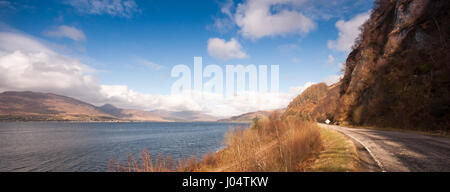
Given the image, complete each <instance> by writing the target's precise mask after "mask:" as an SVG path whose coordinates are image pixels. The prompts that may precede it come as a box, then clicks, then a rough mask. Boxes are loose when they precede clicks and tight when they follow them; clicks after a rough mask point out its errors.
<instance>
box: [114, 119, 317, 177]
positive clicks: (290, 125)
mask: <svg viewBox="0 0 450 192" xmlns="http://www.w3.org/2000/svg"><path fill="white" fill-rule="evenodd" d="M319 130H320V128H319V127H318V126H317V124H316V123H313V122H307V121H303V120H300V119H297V118H294V117H288V118H286V119H283V120H282V119H281V118H280V116H279V115H278V114H276V113H274V114H273V115H271V116H270V117H268V118H263V119H261V120H258V121H255V122H254V123H253V124H252V126H251V127H250V128H242V127H237V128H231V129H230V131H229V132H228V133H227V134H226V135H225V138H226V139H225V141H224V144H225V145H226V148H225V149H223V150H221V151H220V152H217V153H214V154H212V153H208V154H206V155H205V156H204V157H203V158H202V159H201V160H200V161H198V160H197V158H196V157H191V158H188V159H183V160H180V161H174V160H173V159H172V158H170V157H163V156H158V157H157V158H155V159H153V158H152V156H151V155H150V154H149V153H148V152H145V151H144V152H143V153H142V155H141V158H140V160H136V159H135V158H134V157H132V156H130V157H129V158H128V161H127V162H126V163H125V164H120V163H119V162H117V161H114V160H112V161H111V162H110V165H109V167H110V170H111V171H126V172H147V171H149V172H158V171H187V172H192V171H201V172H208V171H211V172H227V171H232V172H258V171H262V172H284V171H305V170H306V168H307V166H308V165H309V163H308V162H310V161H311V158H313V157H314V154H317V153H318V152H319V151H320V149H321V148H322V147H321V146H322V140H321V135H320V131H319Z"/></svg>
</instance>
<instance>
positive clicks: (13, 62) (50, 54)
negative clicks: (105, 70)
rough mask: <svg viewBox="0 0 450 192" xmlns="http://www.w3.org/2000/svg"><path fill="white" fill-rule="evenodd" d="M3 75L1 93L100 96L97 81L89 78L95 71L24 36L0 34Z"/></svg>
mask: <svg viewBox="0 0 450 192" xmlns="http://www.w3.org/2000/svg"><path fill="white" fill-rule="evenodd" d="M0 71H1V73H2V75H1V76H0V88H1V89H2V90H28V91H42V92H54V93H59V94H70V95H72V96H77V97H78V98H83V99H94V98H96V97H97V96H98V95H96V94H95V93H96V92H97V89H98V88H99V87H98V86H97V81H96V79H95V77H94V76H92V75H90V73H92V72H93V71H94V70H93V69H91V68H90V67H88V66H86V65H84V64H83V63H81V62H80V61H79V60H77V59H73V58H70V57H67V56H64V55H61V54H58V53H56V52H54V51H52V50H50V49H49V48H47V46H45V45H44V44H42V43H40V42H39V41H37V40H35V39H33V38H31V37H27V36H24V35H19V34H15V33H8V32H0ZM94 100H95V99H94Z"/></svg>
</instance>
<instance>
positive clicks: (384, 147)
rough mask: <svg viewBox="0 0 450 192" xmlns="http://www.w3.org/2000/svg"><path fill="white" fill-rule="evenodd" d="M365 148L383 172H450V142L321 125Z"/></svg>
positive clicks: (398, 133) (422, 136)
mask: <svg viewBox="0 0 450 192" xmlns="http://www.w3.org/2000/svg"><path fill="white" fill-rule="evenodd" d="M319 125H320V126H321V127H324V128H329V129H333V130H336V131H339V132H341V133H343V134H345V135H347V136H349V137H350V138H352V139H353V140H354V141H355V142H359V143H360V144H361V145H363V146H364V147H365V148H366V149H367V151H368V152H369V153H370V155H371V156H372V157H373V158H374V160H375V161H376V162H377V164H378V165H379V166H380V168H381V169H382V170H383V171H389V172H403V171H450V139H448V138H440V137H433V136H426V135H419V134H414V133H403V132H391V131H379V130H368V129H357V128H348V127H341V126H335V125H325V124H319Z"/></svg>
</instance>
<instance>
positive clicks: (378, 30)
mask: <svg viewBox="0 0 450 192" xmlns="http://www.w3.org/2000/svg"><path fill="white" fill-rule="evenodd" d="M449 10H450V1H448V0H378V1H376V3H375V7H374V9H373V12H372V15H371V18H370V19H369V21H367V22H366V23H365V24H364V26H363V28H362V34H361V36H360V38H359V39H358V40H357V42H356V44H355V45H354V49H353V51H352V52H351V53H350V54H349V56H348V58H347V61H346V68H345V74H344V77H343V79H342V80H341V82H340V86H339V95H338V96H336V95H334V97H327V98H325V99H324V101H327V102H331V103H338V105H339V106H338V107H335V106H326V105H322V104H320V106H321V111H322V112H326V113H327V114H326V115H324V114H323V113H322V114H321V115H318V117H316V118H318V119H323V118H324V116H328V117H329V118H332V119H333V120H335V121H336V122H339V123H344V124H345V123H348V124H355V125H373V126H382V127H397V128H404V129H422V130H441V131H449V129H450V95H449V91H450V54H449V53H450V49H449V46H450V27H449V26H450V11H449Z"/></svg>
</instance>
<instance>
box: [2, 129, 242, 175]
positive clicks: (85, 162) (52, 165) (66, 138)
mask: <svg viewBox="0 0 450 192" xmlns="http://www.w3.org/2000/svg"><path fill="white" fill-rule="evenodd" d="M238 125H243V126H248V124H235V123H218V122H211V123H197V122H195V123H66V122H63V123H62V122H11V123H0V171H108V163H109V160H110V159H111V158H115V159H118V160H119V161H125V160H126V158H127V156H128V154H129V153H132V154H133V155H134V156H135V157H138V155H139V154H140V153H141V151H142V150H144V149H148V150H149V151H150V153H151V154H152V155H157V154H159V153H161V154H163V155H170V156H172V157H173V158H175V159H177V158H181V157H189V156H191V155H197V156H199V157H201V156H202V155H204V154H205V153H207V152H215V151H217V150H219V149H220V148H221V147H223V139H224V133H226V132H227V131H229V129H230V127H235V126H238Z"/></svg>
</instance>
